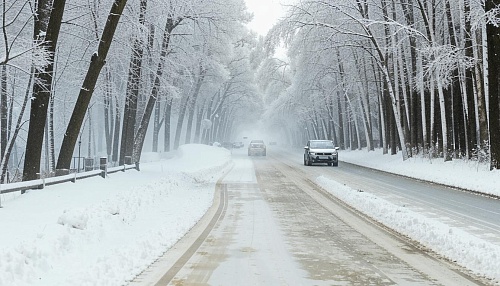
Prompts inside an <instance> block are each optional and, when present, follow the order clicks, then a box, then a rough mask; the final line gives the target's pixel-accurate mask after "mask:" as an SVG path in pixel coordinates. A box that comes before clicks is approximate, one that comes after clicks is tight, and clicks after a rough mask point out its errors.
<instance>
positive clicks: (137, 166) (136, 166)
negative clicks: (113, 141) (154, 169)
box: [135, 162, 141, 171]
mask: <svg viewBox="0 0 500 286" xmlns="http://www.w3.org/2000/svg"><path fill="white" fill-rule="evenodd" d="M135 169H136V170H137V171H140V170H141V169H140V168H139V162H135Z"/></svg>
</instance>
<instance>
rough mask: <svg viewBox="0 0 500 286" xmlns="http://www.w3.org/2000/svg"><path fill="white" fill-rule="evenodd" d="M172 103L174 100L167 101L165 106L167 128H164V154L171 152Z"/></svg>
mask: <svg viewBox="0 0 500 286" xmlns="http://www.w3.org/2000/svg"><path fill="white" fill-rule="evenodd" d="M172 101H173V99H172V98H170V99H167V104H166V106H165V112H164V121H165V128H164V134H165V136H164V138H163V151H164V152H170V126H171V123H170V122H171V121H170V115H171V113H172Z"/></svg>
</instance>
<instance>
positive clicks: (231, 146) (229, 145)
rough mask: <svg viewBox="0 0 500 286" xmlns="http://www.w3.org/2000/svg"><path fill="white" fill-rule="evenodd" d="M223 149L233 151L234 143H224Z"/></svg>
mask: <svg viewBox="0 0 500 286" xmlns="http://www.w3.org/2000/svg"><path fill="white" fill-rule="evenodd" d="M222 147H224V148H226V149H229V150H231V149H233V143H231V142H222Z"/></svg>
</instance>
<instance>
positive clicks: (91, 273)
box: [0, 145, 500, 285]
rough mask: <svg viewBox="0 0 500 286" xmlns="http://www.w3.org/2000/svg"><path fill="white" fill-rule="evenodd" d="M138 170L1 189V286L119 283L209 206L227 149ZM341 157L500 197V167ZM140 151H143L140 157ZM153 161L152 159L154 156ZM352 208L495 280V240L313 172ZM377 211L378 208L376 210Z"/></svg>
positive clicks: (499, 260)
mask: <svg viewBox="0 0 500 286" xmlns="http://www.w3.org/2000/svg"><path fill="white" fill-rule="evenodd" d="M169 155H170V158H169V159H167V160H160V161H156V159H147V158H145V159H144V160H143V161H149V162H147V163H145V162H143V163H141V171H140V172H137V171H134V170H131V171H127V172H124V173H122V172H119V173H114V174H110V175H109V178H107V179H102V178H100V177H94V178H90V179H85V180H82V181H77V182H76V183H65V184H60V185H55V186H50V187H47V188H46V189H44V190H32V191H29V192H28V193H27V194H25V195H22V196H20V195H17V194H2V195H1V199H2V201H1V205H2V208H1V209H0V228H1V229H2V235H0V244H1V245H2V248H1V250H0V285H124V284H126V283H127V281H129V280H130V279H132V278H133V277H134V276H135V275H136V274H138V273H140V272H141V271H142V270H144V269H145V268H146V267H147V265H149V264H150V263H151V262H153V261H154V260H155V259H156V258H157V257H158V256H160V255H161V254H162V253H163V252H164V251H165V250H166V249H168V248H169V247H171V246H172V245H173V244H174V243H175V242H176V241H177V240H178V239H179V238H180V237H182V236H183V235H184V234H185V233H186V232H187V231H188V230H189V229H190V228H191V227H192V226H193V225H194V224H195V223H196V222H197V221H198V220H199V219H200V218H201V216H203V214H204V213H205V211H206V210H207V209H208V208H209V206H210V205H211V203H212V200H213V192H214V186H215V183H216V181H217V179H218V178H219V177H220V176H221V175H222V174H224V173H225V172H226V171H227V170H229V168H231V166H232V162H231V154H230V152H229V151H227V150H225V149H224V148H217V147H209V146H204V145H185V146H181V148H180V149H179V150H178V151H177V152H176V153H173V154H169ZM341 156H342V157H341V158H342V159H343V160H346V161H350V162H354V163H360V164H363V165H368V166H371V167H373V168H378V169H384V170H388V171H391V172H397V173H401V174H405V175H412V176H417V175H418V177H420V178H422V179H433V180H439V181H438V182H440V183H444V184H450V185H455V186H458V187H462V188H467V189H473V190H476V191H481V192H486V193H490V194H496V195H500V173H499V172H490V171H488V169H487V166H482V165H478V164H475V163H473V162H471V163H470V164H465V163H463V162H458V161H453V162H448V163H443V162H441V161H440V160H432V161H429V160H428V159H411V160H408V161H405V162H402V160H401V158H400V156H389V155H382V154H381V152H379V151H375V152H366V151H350V152H347V151H342V152H341ZM145 157H147V156H145ZM152 157H153V158H155V156H152ZM317 182H318V183H319V184H321V185H322V186H323V187H324V188H325V189H328V190H329V191H331V192H332V193H335V194H336V195H337V196H339V197H340V198H341V199H343V200H345V201H346V202H347V203H349V204H351V205H353V206H354V207H356V208H358V209H360V210H362V211H364V212H366V213H368V214H369V215H372V216H374V218H375V219H377V220H379V221H382V222H383V223H385V224H387V225H389V226H390V227H393V228H395V229H396V230H397V231H400V232H402V233H405V234H406V235H408V236H410V237H413V238H414V239H416V240H419V241H421V242H422V243H423V244H424V245H427V246H428V247H430V248H432V249H433V250H435V251H436V252H439V253H442V254H443V255H445V256H447V257H449V258H450V259H452V260H456V261H457V262H458V263H460V264H462V265H464V266H466V267H467V268H469V269H471V270H472V271H474V272H475V273H478V274H480V275H484V276H487V277H489V278H490V279H493V281H496V283H500V246H499V245H494V244H491V243H488V242H485V241H482V240H481V239H478V238H476V237H474V236H473V235H471V234H470V233H467V232H464V231H462V230H460V229H456V228H454V227H451V226H448V225H445V224H443V223H442V222H440V221H436V220H433V219H431V218H428V217H426V216H425V214H421V213H416V212H412V211H411V210H409V209H405V208H403V207H401V206H397V205H394V204H392V203H390V202H388V201H385V200H383V199H381V198H377V197H375V196H374V195H373V194H370V193H369V192H363V193H360V192H356V191H353V190H351V189H349V188H348V187H346V186H343V185H340V184H338V183H336V182H334V181H333V180H332V179H331V178H327V177H319V178H317ZM380 214H384V215H383V216H381V215H380Z"/></svg>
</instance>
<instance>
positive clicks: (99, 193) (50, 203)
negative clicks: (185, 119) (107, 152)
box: [0, 145, 232, 286]
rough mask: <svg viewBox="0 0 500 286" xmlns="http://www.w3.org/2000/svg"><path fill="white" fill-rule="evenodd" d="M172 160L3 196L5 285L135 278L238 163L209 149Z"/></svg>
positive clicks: (0, 253)
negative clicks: (20, 194) (226, 173)
mask: <svg viewBox="0 0 500 286" xmlns="http://www.w3.org/2000/svg"><path fill="white" fill-rule="evenodd" d="M146 157H148V156H146ZM149 157H151V156H149ZM172 157H173V158H171V159H169V160H162V161H156V162H149V163H144V164H141V171H140V172H137V171H135V170H130V171H127V172H118V173H113V174H110V175H109V178H106V179H103V178H101V177H93V178H89V179H85V180H82V181H77V182H76V183H71V182H69V183H64V184H60V185H54V186H50V187H47V188H45V189H44V190H32V191H29V192H27V193H26V194H25V195H22V196H19V195H16V194H3V195H1V196H2V208H1V209H0V228H1V230H2V231H1V233H2V234H1V235H0V245H2V247H1V248H0V285H52V286H54V285H124V284H126V283H127V281H130V279H133V278H134V276H135V275H137V274H138V273H140V272H141V271H142V270H144V269H145V268H146V267H147V266H148V265H149V264H151V263H152V262H153V261H154V260H155V259H156V258H157V257H158V256H160V255H161V254H162V253H163V252H164V251H165V250H166V249H168V248H169V247H171V246H172V245H173V244H174V243H175V242H177V241H178V240H179V239H180V238H181V237H182V236H183V235H184V234H185V233H186V232H187V231H189V229H190V228H191V227H192V226H193V225H194V224H195V223H196V222H197V221H198V220H199V219H200V218H201V217H202V216H203V214H204V213H205V212H206V210H207V209H208V208H209V207H210V206H211V204H212V200H213V192H214V189H215V183H216V181H217V180H218V178H219V177H220V176H221V175H222V174H223V173H224V172H225V171H227V170H229V169H230V167H231V164H232V163H231V154H230V152H229V151H228V150H226V149H224V148H216V147H208V146H205V145H185V146H182V147H181V148H180V149H179V150H178V151H177V152H176V154H172ZM145 160H146V161H151V159H149V160H148V159H145Z"/></svg>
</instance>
